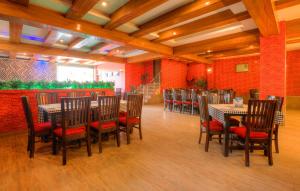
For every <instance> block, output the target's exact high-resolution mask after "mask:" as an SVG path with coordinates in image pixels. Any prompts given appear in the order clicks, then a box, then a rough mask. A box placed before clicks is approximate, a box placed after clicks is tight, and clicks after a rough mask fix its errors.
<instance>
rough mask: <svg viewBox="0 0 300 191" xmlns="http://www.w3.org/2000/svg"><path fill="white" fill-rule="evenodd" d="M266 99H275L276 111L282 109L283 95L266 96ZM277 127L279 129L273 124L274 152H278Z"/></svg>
mask: <svg viewBox="0 0 300 191" xmlns="http://www.w3.org/2000/svg"><path fill="white" fill-rule="evenodd" d="M267 100H276V102H277V105H276V111H279V112H281V111H282V106H283V102H284V97H280V96H270V95H268V96H267ZM278 129H279V125H278V124H275V126H274V130H273V134H274V137H273V140H274V143H275V151H276V153H279V140H278Z"/></svg>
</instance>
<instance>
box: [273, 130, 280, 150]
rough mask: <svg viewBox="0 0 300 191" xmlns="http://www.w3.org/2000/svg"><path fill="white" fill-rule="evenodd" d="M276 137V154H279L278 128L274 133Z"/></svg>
mask: <svg viewBox="0 0 300 191" xmlns="http://www.w3.org/2000/svg"><path fill="white" fill-rule="evenodd" d="M274 136H275V151H276V153H279V143H278V127H276V129H275V131H274Z"/></svg>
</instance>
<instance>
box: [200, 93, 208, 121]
mask: <svg viewBox="0 0 300 191" xmlns="http://www.w3.org/2000/svg"><path fill="white" fill-rule="evenodd" d="M198 103H199V113H200V123H201V124H203V123H208V122H209V113H208V97H207V96H202V95H199V96H198ZM208 125H209V124H208Z"/></svg>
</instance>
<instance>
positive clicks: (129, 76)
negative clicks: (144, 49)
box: [125, 61, 153, 91]
mask: <svg viewBox="0 0 300 191" xmlns="http://www.w3.org/2000/svg"><path fill="white" fill-rule="evenodd" d="M144 73H148V82H150V81H151V80H152V79H153V61H147V62H139V63H126V64H125V89H126V91H130V87H131V86H135V87H137V86H139V85H141V83H142V81H141V75H142V74H144Z"/></svg>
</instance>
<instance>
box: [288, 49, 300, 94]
mask: <svg viewBox="0 0 300 191" xmlns="http://www.w3.org/2000/svg"><path fill="white" fill-rule="evenodd" d="M287 95H288V96H300V50H298V51H291V52H288V53H287Z"/></svg>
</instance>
